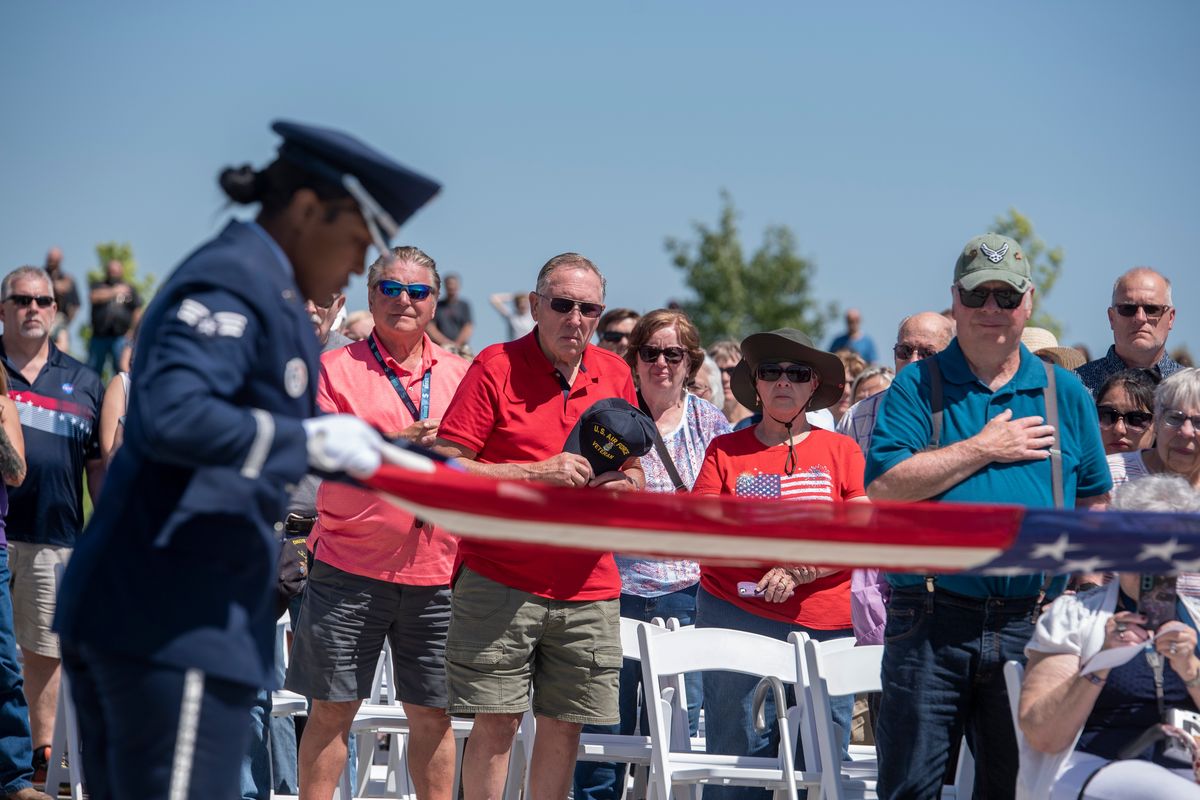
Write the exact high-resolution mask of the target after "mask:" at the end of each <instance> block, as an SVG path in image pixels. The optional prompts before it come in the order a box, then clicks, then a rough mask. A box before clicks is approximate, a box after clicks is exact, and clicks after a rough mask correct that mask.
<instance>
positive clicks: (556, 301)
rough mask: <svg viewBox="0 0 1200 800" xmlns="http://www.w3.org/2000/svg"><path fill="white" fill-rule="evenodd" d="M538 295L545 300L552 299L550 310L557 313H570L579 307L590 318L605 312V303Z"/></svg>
mask: <svg viewBox="0 0 1200 800" xmlns="http://www.w3.org/2000/svg"><path fill="white" fill-rule="evenodd" d="M538 297H540V298H542V299H543V300H549V301H550V310H551V311H553V312H555V313H556V314H570V313H571V310H572V309H574V308H576V307H578V308H579V313H580V314H582V315H583V316H585V317H587V318H588V319H595V318H596V317H598V316H600V315H601V314H603V313H604V304H603V303H581V302H580V301H578V300H569V299H567V298H566V297H547V296H546V295H544V294H539V295H538Z"/></svg>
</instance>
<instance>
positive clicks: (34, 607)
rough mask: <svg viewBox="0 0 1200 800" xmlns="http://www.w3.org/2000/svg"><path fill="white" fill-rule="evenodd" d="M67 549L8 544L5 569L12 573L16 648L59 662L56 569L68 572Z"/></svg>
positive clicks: (25, 543) (46, 545)
mask: <svg viewBox="0 0 1200 800" xmlns="http://www.w3.org/2000/svg"><path fill="white" fill-rule="evenodd" d="M71 550H72V548H70V547H57V546H55V545H51V544H34V543H32V542H9V543H8V568H9V570H10V571H11V572H12V583H11V585H10V586H11V590H12V604H13V634H14V635H15V636H16V639H17V644H19V645H20V646H21V647H22V648H24V649H25V650H28V651H29V652H31V653H36V654H37V655H39V656H45V657H46V658H62V656H61V655H60V654H59V649H58V634H57V633H55V632H54V631H52V630H51V629H50V628H51V626H52V625H54V607H55V600H56V598H57V597H58V576H57V575H56V574H55V567H56V566H58V565H60V564H61V565H62V568H63V569H66V568H67V560H68V559H69V558H70V557H71Z"/></svg>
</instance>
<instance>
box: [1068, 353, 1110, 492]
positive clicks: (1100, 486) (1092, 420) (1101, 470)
mask: <svg viewBox="0 0 1200 800" xmlns="http://www.w3.org/2000/svg"><path fill="white" fill-rule="evenodd" d="M1055 382H1056V384H1057V386H1058V396H1059V405H1060V410H1059V425H1064V424H1065V425H1070V426H1072V428H1073V429H1074V430H1073V431H1072V432H1071V438H1072V439H1073V440H1074V441H1075V442H1077V443H1078V446H1079V466H1078V472H1077V473H1076V476H1075V496H1076V497H1095V496H1097V495H1102V494H1105V493H1107V492H1109V491H1110V490H1111V489H1112V471H1111V470H1109V468H1108V459H1107V458H1106V457H1105V455H1104V442H1103V440H1102V439H1101V438H1100V426H1099V425H1098V424H1097V423H1096V405H1095V403H1094V402H1093V401H1092V396H1091V393H1090V392H1088V390H1087V387H1086V386H1084V385H1083V383H1082V382H1081V381H1080V380H1079V377H1078V376H1077V375H1075V374H1074V373H1071V372H1068V371H1066V370H1064V369H1062V368H1061V367H1055ZM1062 438H1063V441H1064V442H1066V441H1067V437H1066V435H1064V436H1063V437H1062Z"/></svg>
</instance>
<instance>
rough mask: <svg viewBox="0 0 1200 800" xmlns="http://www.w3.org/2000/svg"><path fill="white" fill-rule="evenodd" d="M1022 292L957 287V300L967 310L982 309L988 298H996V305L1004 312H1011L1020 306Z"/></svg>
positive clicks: (1023, 294)
mask: <svg viewBox="0 0 1200 800" xmlns="http://www.w3.org/2000/svg"><path fill="white" fill-rule="evenodd" d="M1024 296H1025V293H1024V292H1018V291H1017V290H1016V289H964V288H963V287H961V286H959V287H958V299H959V301H961V302H962V304H963V305H964V306H966V307H967V308H983V306H984V304H985V303H987V300H988V298H989V297H994V298H996V305H997V306H999V307H1000V308H1002V309H1004V310H1005V311H1012V310H1013V309H1014V308H1016V307H1017V306H1019V305H1021V298H1023V297H1024Z"/></svg>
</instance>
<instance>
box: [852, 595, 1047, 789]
mask: <svg viewBox="0 0 1200 800" xmlns="http://www.w3.org/2000/svg"><path fill="white" fill-rule="evenodd" d="M1036 606H1037V599H1036V598H1028V597H1026V598H1012V597H996V598H987V599H985V598H969V597H962V596H960V595H954V594H950V593H948V592H945V591H942V590H938V591H936V592H926V591H925V590H924V589H923V588H922V589H919V590H900V591H894V592H892V599H891V601H890V602H889V604H888V619H887V629H886V631H885V634H884V651H883V700H882V703H881V705H880V709H879V724H878V725H877V727H876V744H877V746H878V748H879V796H880V798H887V799H888V800H900V799H901V798H903V800H912V799H914V798H915V799H917V800H923V799H924V798H936V797H938V796H939V795H940V793H941V789H942V783H943V780H944V779H945V777H946V774H947V770H948V769H950V767H951V765H950V758H951V754H952V753H953V752H954V744H955V743H956V742H958V741H959V740H960V739H961V738H962V736H963V733H964V731H965V733H966V737H967V744H968V745H970V747H971V752H972V753H973V754H974V756H975V797H976V798H1004V799H1005V800H1007V798H1011V797H1012V796H1013V794H1014V792H1015V791H1016V779H1017V764H1018V759H1017V740H1016V734H1015V733H1014V732H1013V726H1012V716H1011V714H1010V712H1009V706H1008V693H1007V690H1006V688H1005V685H1004V662H1006V661H1009V660H1016V661H1020V662H1021V663H1024V662H1025V654H1024V648H1025V645H1026V643H1028V642H1029V639H1030V637H1031V636H1032V635H1033V615H1034V613H1036V612H1035V607H1036Z"/></svg>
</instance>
